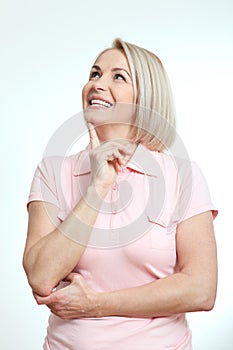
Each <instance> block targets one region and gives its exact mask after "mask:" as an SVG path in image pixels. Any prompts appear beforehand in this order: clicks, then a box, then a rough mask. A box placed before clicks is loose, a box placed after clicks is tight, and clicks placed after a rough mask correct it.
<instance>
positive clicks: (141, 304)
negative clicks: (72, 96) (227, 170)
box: [24, 50, 217, 319]
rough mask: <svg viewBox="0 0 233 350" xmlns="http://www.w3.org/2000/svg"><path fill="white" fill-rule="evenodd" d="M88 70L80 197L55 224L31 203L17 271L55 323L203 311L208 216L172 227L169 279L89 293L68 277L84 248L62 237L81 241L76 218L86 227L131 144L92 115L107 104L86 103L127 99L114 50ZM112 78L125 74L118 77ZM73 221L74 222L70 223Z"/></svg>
mask: <svg viewBox="0 0 233 350" xmlns="http://www.w3.org/2000/svg"><path fill="white" fill-rule="evenodd" d="M95 65H96V66H98V67H99V68H100V69H99V68H98V69H97V72H96V67H95V70H94V74H93V70H92V71H91V74H90V80H89V81H88V83H87V84H86V85H85V87H84V89H83V106H84V109H85V110H88V113H87V114H86V121H87V123H88V127H89V133H90V144H91V151H90V161H91V169H92V179H91V183H90V186H89V188H88V190H87V193H86V194H85V195H84V198H83V199H81V200H80V202H79V203H77V205H76V207H75V208H74V212H73V213H74V214H75V215H73V214H71V215H70V216H68V218H67V219H65V220H64V222H63V223H60V222H59V221H58V219H56V215H57V212H58V210H59V209H58V208H56V207H55V206H53V205H52V204H45V203H42V202H32V203H31V204H30V205H29V225H28V238H27V243H26V247H25V253H24V268H25V271H26V273H27V277H28V280H29V284H30V285H31V287H32V290H33V294H34V297H35V299H36V301H37V303H38V304H45V305H47V306H48V307H49V308H50V310H51V311H52V312H53V313H54V314H56V315H57V316H59V317H61V318H63V319H72V318H79V317H103V316H113V315H115V316H129V317H158V316H167V315H171V314H175V313H180V312H188V311H199V310H210V309H212V307H213V305H214V302H215V297H216V288H217V254H216V243H215V238H214V230H213V219H212V213H211V212H210V211H208V212H205V213H202V214H199V215H196V216H194V217H192V218H190V219H187V220H185V221H183V222H182V223H180V224H179V225H178V228H177V235H176V237H177V238H176V240H177V241H176V247H177V256H178V265H179V272H177V273H175V274H174V275H171V276H169V277H166V278H163V279H160V280H158V281H154V282H152V283H149V284H146V285H143V286H139V287H135V288H129V289H125V290H119V291H114V292H110V293H97V292H96V291H94V290H92V289H91V288H90V287H89V286H88V284H87V283H86V282H85V280H84V279H83V277H82V276H81V275H79V274H77V273H73V272H72V270H73V268H74V267H75V266H76V264H77V263H78V261H79V259H80V257H81V256H82V254H83V252H84V250H85V247H83V246H81V245H79V244H78V243H76V242H74V241H73V240H71V239H69V232H71V233H72V232H73V231H74V230H77V227H79V228H80V232H82V235H84V236H85V237H86V241H87V242H88V238H89V235H90V230H89V231H88V229H87V226H85V227H82V224H81V222H82V220H86V223H87V224H88V225H89V226H93V225H94V223H95V220H96V218H97V215H98V210H99V209H100V206H101V203H102V200H103V198H104V197H105V195H106V193H107V192H108V190H109V189H110V187H111V185H112V184H113V182H114V181H115V179H116V176H117V171H118V170H119V168H120V167H121V166H122V165H125V164H126V163H127V161H128V160H129V159H130V157H131V156H132V154H133V152H134V150H135V148H136V146H137V145H136V144H134V143H133V142H131V141H130V140H129V135H130V131H131V129H130V127H125V126H124V125H123V123H120V124H119V125H117V127H116V125H114V126H113V124H111V123H110V124H109V123H108V124H107V123H106V119H102V120H101V118H102V115H103V114H98V110H99V109H100V108H102V109H104V108H105V109H106V110H107V108H108V107H99V106H94V107H92V106H91V105H90V100H91V99H93V98H94V99H102V100H104V101H108V102H110V103H111V104H112V103H121V102H124V103H129V104H130V103H132V102H133V99H134V96H133V86H132V81H131V80H130V72H128V73H129V74H127V73H126V72H125V70H126V71H127V70H129V67H128V63H127V60H126V59H125V57H124V55H123V54H122V53H121V52H120V51H118V50H110V51H107V52H105V53H104V54H103V55H102V56H100V58H99V59H98V60H97V62H96V63H95ZM119 67H120V68H123V70H122V69H121V71H120V72H119V71H118V70H116V68H119ZM116 73H117V74H119V73H121V74H120V75H123V74H125V75H126V77H125V78H124V77H123V78H124V79H125V80H124V79H123V78H122V77H120V76H119V75H117V74H116ZM89 112H90V113H89ZM96 115H97V117H96V119H95V116H96ZM103 118H106V116H104V117H103ZM48 212H49V214H48ZM51 217H52V218H53V220H52V222H53V223H52V222H51V220H50V218H51ZM77 218H78V219H79V220H80V221H78V222H77ZM77 225H79V226H77ZM62 231H65V232H66V235H64V234H63V233H62ZM58 252H59V254H58ZM61 280H65V281H67V283H68V285H67V286H66V287H64V288H63V289H60V290H56V291H54V290H53V289H54V288H55V287H56V286H57V284H58V283H59V282H60V281H61Z"/></svg>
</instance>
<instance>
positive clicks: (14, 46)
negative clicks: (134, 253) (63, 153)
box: [0, 0, 233, 350]
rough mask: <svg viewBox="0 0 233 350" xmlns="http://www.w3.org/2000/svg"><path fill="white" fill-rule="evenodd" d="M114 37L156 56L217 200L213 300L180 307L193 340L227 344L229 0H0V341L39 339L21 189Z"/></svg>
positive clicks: (232, 60)
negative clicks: (26, 266)
mask: <svg viewBox="0 0 233 350" xmlns="http://www.w3.org/2000/svg"><path fill="white" fill-rule="evenodd" d="M115 37H121V38H122V39H124V40H126V41H130V42H132V43H135V44H138V45H140V46H143V47H145V48H147V49H149V50H151V51H153V52H155V53H156V54H157V55H158V56H159V57H160V58H161V60H162V62H163V63H164V65H165V68H166V69H167V72H168V75H169V77H170V80H171V84H172V88H173V92H174V96H175V101H176V106H177V114H178V131H179V134H180V136H181V138H182V139H183V141H184V142H185V145H186V147H187V149H188V151H189V155H190V157H191V159H193V160H195V161H196V162H197V163H198V164H199V165H200V167H201V168H202V170H203V172H204V174H205V177H206V179H207V182H208V184H209V188H210V191H211V195H212V200H213V202H214V204H215V205H216V206H217V208H218V209H219V216H218V218H217V219H216V221H215V230H216V237H217V243H218V255H219V288H218V296H217V301H216V306H215V308H214V310H213V311H211V312H209V313H204V312H203V313H194V314H190V315H189V316H188V318H189V322H190V327H191V328H192V331H193V344H194V350H206V349H211V350H221V349H222V350H231V349H233V332H232V324H233V298H232V295H233V283H232V266H233V263H232V244H233V239H232V234H233V230H232V224H231V222H230V220H231V218H232V210H231V208H230V206H231V199H232V178H233V172H232V166H231V161H232V154H231V152H232V123H231V119H232V118H233V108H232V84H233V80H232V78H233V68H232V66H233V45H232V44H233V3H232V1H231V0H221V1H216V0H212V1H208V0H207V1H203V0H196V1H188V0H174V1H172V0H163V1H162V0H160V1H158V0H153V1H152V0H151V1H149V0H143V1H141V2H139V1H136V0H134V1H126V0H117V1H113V2H111V1H109V0H98V1H90V0H85V1H83V2H81V1H78V0H67V1H64V0H56V1H55V0H47V1H45V0H40V1H33V0H31V1H29V0H28V1H26V0H21V1H17V0H0V45H1V46H0V47H1V52H0V61H1V64H0V96H1V104H0V115H1V128H0V133H1V135H0V140H1V148H0V150H1V172H0V174H1V245H0V247H1V252H0V267H1V289H0V293H1V298H0V300H1V301H0V302H1V305H0V310H1V327H0V348H1V350H16V349H23V350H39V349H41V344H42V341H43V338H44V335H45V331H46V326H47V316H48V311H47V310H46V308H45V307H44V306H40V307H39V306H37V305H36V304H35V302H34V300H33V298H32V296H31V292H30V289H29V287H28V285H27V281H26V277H25V275H24V271H23V269H22V264H21V259H22V253H23V248H24V243H25V238H26V226H27V212H26V201H27V195H28V191H29V187H30V184H31V180H32V176H33V173H34V170H35V167H36V165H37V163H38V162H39V160H40V159H41V157H42V155H43V152H44V149H45V147H46V144H47V142H48V141H49V139H50V137H51V136H52V134H53V133H54V131H55V130H56V129H57V128H58V127H59V126H60V125H61V124H62V123H63V122H64V121H65V120H67V119H68V118H70V117H71V116H73V115H74V114H76V113H78V112H80V111H81V88H82V86H83V84H84V83H85V82H86V80H87V78H88V73H89V68H90V66H91V64H92V63H93V60H94V58H95V57H96V55H97V53H98V52H99V51H101V50H102V49H104V48H106V47H108V46H109V45H111V43H112V40H113V39H114V38H115ZM142 350H144V349H142ZM145 350H146V349H145ZM158 350H160V349H158Z"/></svg>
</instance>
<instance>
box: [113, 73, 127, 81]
mask: <svg viewBox="0 0 233 350" xmlns="http://www.w3.org/2000/svg"><path fill="white" fill-rule="evenodd" d="M114 78H115V79H116V80H125V77H124V76H123V75H122V74H119V73H117V74H115V76H114Z"/></svg>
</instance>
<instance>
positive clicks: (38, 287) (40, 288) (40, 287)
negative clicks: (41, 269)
mask: <svg viewBox="0 0 233 350" xmlns="http://www.w3.org/2000/svg"><path fill="white" fill-rule="evenodd" d="M27 277H28V283H29V285H30V287H31V288H32V290H33V293H35V294H38V295H39V296H41V297H46V296H48V295H50V294H51V293H52V291H53V286H52V285H51V283H50V282H49V281H48V280H45V279H42V278H40V277H39V276H36V275H30V274H29V275H28V276H27Z"/></svg>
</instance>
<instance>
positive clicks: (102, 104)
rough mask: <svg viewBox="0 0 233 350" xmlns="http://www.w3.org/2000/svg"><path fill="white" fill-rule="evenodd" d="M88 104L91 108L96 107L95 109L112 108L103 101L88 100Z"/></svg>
mask: <svg viewBox="0 0 233 350" xmlns="http://www.w3.org/2000/svg"><path fill="white" fill-rule="evenodd" d="M89 103H90V105H91V106H96V107H100V106H101V107H106V108H110V107H112V104H111V103H109V102H107V101H104V100H98V99H93V100H90V102H89Z"/></svg>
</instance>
